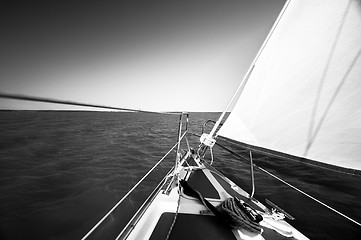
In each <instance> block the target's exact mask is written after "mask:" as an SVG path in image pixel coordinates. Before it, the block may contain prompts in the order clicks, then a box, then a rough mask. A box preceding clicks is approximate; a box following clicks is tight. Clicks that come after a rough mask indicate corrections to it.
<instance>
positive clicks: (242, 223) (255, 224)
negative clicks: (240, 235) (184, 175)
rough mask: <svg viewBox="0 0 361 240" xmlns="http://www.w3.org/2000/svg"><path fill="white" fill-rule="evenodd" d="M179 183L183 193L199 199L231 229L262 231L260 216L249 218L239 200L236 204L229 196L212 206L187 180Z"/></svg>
mask: <svg viewBox="0 0 361 240" xmlns="http://www.w3.org/2000/svg"><path fill="white" fill-rule="evenodd" d="M180 185H181V186H182V187H183V192H184V193H185V194H187V195H189V196H192V197H195V198H197V199H198V200H200V201H201V202H202V203H203V205H204V206H205V207H207V208H208V209H209V210H210V211H212V212H213V213H214V215H216V217H217V218H218V219H219V220H221V222H223V223H224V224H226V225H228V226H229V227H231V228H233V229H245V230H247V231H249V232H252V233H256V234H260V233H262V228H261V226H260V224H259V222H260V221H262V217H260V218H259V217H258V218H257V217H256V218H255V219H251V217H250V216H249V214H248V213H247V212H246V211H247V210H246V209H245V208H244V207H243V206H242V205H241V203H240V202H239V204H238V203H237V202H236V200H235V199H234V198H229V199H227V200H225V201H223V202H222V203H221V204H219V205H218V206H217V207H214V206H213V205H212V204H211V203H210V202H208V200H207V199H205V198H204V197H203V196H202V194H201V193H200V192H199V191H197V190H195V189H193V188H192V187H190V186H189V185H188V183H187V181H185V180H180Z"/></svg>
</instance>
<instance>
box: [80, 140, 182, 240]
mask: <svg viewBox="0 0 361 240" xmlns="http://www.w3.org/2000/svg"><path fill="white" fill-rule="evenodd" d="M184 136H185V134H183V136H182V137H181V139H183V137H184ZM177 145H178V142H177V143H176V144H174V146H173V147H172V148H171V149H170V150H169V151H168V152H167V153H166V154H165V155H164V156H163V157H162V158H161V159H160V160H159V161H158V162H157V163H156V164H155V165H154V166H153V167H152V168H151V169H150V170H149V171H148V172H147V173H146V174H145V175H144V176H143V177H142V178H141V179H140V180H139V181H138V182H137V183H136V184H135V185H134V186H133V187H132V188H131V189H130V190H129V191H128V192H127V193H126V194H125V195H124V196H123V198H122V199H120V200H119V201H118V202H117V203H116V204H115V205H114V206H113V207H112V208H111V209H110V210H109V211H108V212H107V213H106V214H105V215H104V217H103V218H102V219H100V220H99V221H98V222H97V223H96V224H95V225H94V227H93V228H92V229H90V230H89V232H88V233H87V234H85V235H84V237H83V238H82V240H85V239H87V238H88V237H89V236H90V234H92V233H93V232H94V230H95V229H97V228H98V227H99V225H100V224H101V223H102V222H103V221H104V220H105V219H106V218H107V217H108V216H109V215H110V214H111V213H112V212H113V211H114V210H115V209H116V208H117V207H118V206H119V205H120V204H121V203H122V202H123V201H124V200H125V199H126V198H127V197H128V196H129V195H130V194H131V193H132V192H133V191H134V189H136V188H137V187H138V185H139V184H140V183H141V182H143V180H144V179H145V178H146V177H147V176H148V175H149V174H150V173H151V172H152V171H153V170H154V169H155V168H156V167H157V166H158V165H159V164H160V163H161V162H162V161H163V160H164V159H165V158H166V157H167V156H168V155H169V154H170V153H171V152H172V151H173V149H175V148H176V147H177Z"/></svg>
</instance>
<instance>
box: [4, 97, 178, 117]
mask: <svg viewBox="0 0 361 240" xmlns="http://www.w3.org/2000/svg"><path fill="white" fill-rule="evenodd" d="M0 98H5V99H14V100H24V101H32V102H43V103H55V104H63V105H72V106H80V107H92V108H102V109H111V110H120V111H129V112H139V113H155V114H172V115H174V114H176V115H178V114H181V113H182V112H156V111H145V110H140V109H131V108H120V107H113V106H105V105H97V104H89V103H81V102H75V101H69V100H59V99H52V98H45V97H37V96H29V95H21V94H10V93H0Z"/></svg>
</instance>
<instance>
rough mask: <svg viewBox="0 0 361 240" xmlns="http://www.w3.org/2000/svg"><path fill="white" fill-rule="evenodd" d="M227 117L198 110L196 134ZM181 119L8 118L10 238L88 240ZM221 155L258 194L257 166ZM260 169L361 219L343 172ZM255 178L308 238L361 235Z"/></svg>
mask: <svg viewBox="0 0 361 240" xmlns="http://www.w3.org/2000/svg"><path fill="white" fill-rule="evenodd" d="M218 116H219V113H191V114H190V129H189V130H190V131H191V132H195V133H198V134H200V132H201V126H202V123H203V122H204V121H206V120H208V119H216V118H217V117H218ZM178 120H179V116H176V115H159V114H147V113H124V112H122V113H120V112H72V111H48V112H46V111H2V112H0V136H1V137H0V238H1V239H80V238H81V237H83V236H84V235H85V234H86V233H87V232H88V231H89V230H90V229H91V228H92V227H93V226H94V224H96V223H97V222H98V221H99V220H100V219H101V218H102V217H103V216H104V214H106V213H107V212H108V211H109V210H110V209H111V208H112V207H113V205H114V204H116V203H117V202H118V201H119V200H120V199H121V198H122V197H123V196H124V195H125V194H126V193H127V192H128V191H129V189H131V188H132V186H133V185H134V184H135V183H136V182H137V181H138V180H139V179H140V178H141V177H142V176H143V175H144V174H145V173H146V172H147V171H148V170H149V169H150V168H151V167H152V166H153V165H154V164H155V163H156V162H157V161H158V160H159V159H161V158H162V157H163V155H164V154H165V153H166V152H168V150H169V149H170V148H171V147H172V146H173V145H174V144H175V143H176V140H177V133H178V132H177V128H178ZM188 140H189V142H190V144H191V145H192V146H193V147H194V148H196V147H197V145H198V139H197V138H195V137H192V135H190V136H189V139H188ZM213 152H214V157H215V162H214V165H215V166H216V167H217V168H218V169H219V170H221V171H222V172H224V173H225V174H226V175H228V176H229V177H230V178H231V179H232V181H234V182H236V183H237V184H239V185H241V186H242V187H244V188H245V190H247V191H250V189H251V188H250V176H249V164H248V163H247V161H243V162H242V161H240V159H238V158H237V157H234V156H232V155H231V154H230V153H229V152H227V151H225V150H223V149H222V148H219V147H217V146H216V147H215V148H214V150H213ZM207 156H208V157H209V155H207ZM174 161H175V153H174V151H173V152H171V154H170V155H169V156H168V157H167V158H166V159H165V160H164V162H162V164H160V166H159V168H157V169H156V170H155V171H154V172H153V173H152V174H150V175H149V177H147V178H146V179H145V181H144V182H143V183H142V184H141V185H140V186H139V187H138V189H137V190H136V191H135V192H134V193H133V194H131V195H130V197H129V198H128V199H127V200H126V201H125V202H124V204H121V205H120V206H119V207H118V208H117V209H116V210H115V211H114V213H113V214H111V215H110V216H109V218H108V219H107V220H106V221H105V223H104V224H102V225H101V226H100V228H99V230H98V231H97V232H96V233H95V235H94V236H95V237H93V238H98V239H114V237H115V236H117V234H118V233H119V232H120V231H121V229H122V227H123V226H124V225H125V224H126V222H127V221H128V220H129V219H130V218H131V216H132V214H134V212H135V211H136V210H137V209H138V208H139V206H140V205H141V204H142V202H143V201H144V200H145V199H146V197H147V196H148V194H149V193H151V191H152V190H153V189H154V188H155V187H156V185H157V184H158V182H159V181H160V180H161V179H162V178H163V176H164V175H165V174H166V173H167V171H168V170H169V169H170V167H171V166H172V165H173V164H174ZM256 164H259V165H261V166H262V167H263V168H267V169H268V170H269V171H273V173H274V174H279V175H281V176H282V177H283V178H285V179H286V180H287V181H289V182H291V183H292V184H294V185H297V187H299V188H301V189H302V190H303V191H305V192H307V193H311V194H312V195H314V196H315V197H317V198H319V199H321V200H322V201H325V202H326V203H327V204H330V205H332V206H333V207H334V208H336V209H340V210H341V211H342V212H343V213H345V214H347V215H350V216H352V218H353V219H355V220H357V221H359V222H360V221H361V212H360V209H361V204H360V200H361V187H360V186H361V180H360V178H359V177H355V176H349V175H348V176H347V177H343V176H342V177H340V178H338V177H337V175H339V173H337V174H334V173H330V172H328V171H326V170H322V169H316V170H310V169H309V168H308V167H305V166H304V165H302V164H298V163H292V164H290V163H287V162H277V161H267V159H266V160H265V159H259V160H258V162H257V160H256ZM255 171H256V173H255V175H256V197H258V198H259V199H260V200H261V201H264V200H265V199H266V198H267V199H269V200H271V201H272V202H274V203H276V204H277V205H279V206H281V207H282V208H283V209H285V210H287V211H288V212H289V213H290V214H291V215H293V216H294V217H296V220H294V221H289V222H290V223H291V224H292V225H294V226H296V227H297V228H298V229H299V230H301V231H302V232H303V233H304V234H305V235H306V236H308V237H310V238H311V239H357V237H359V236H360V232H361V231H360V227H359V226H358V225H356V224H354V223H352V222H351V221H349V220H347V219H345V218H344V217H341V216H339V215H338V214H335V213H333V212H332V211H331V210H329V209H327V208H326V207H324V206H322V205H320V204H319V203H317V202H315V201H313V200H311V199H310V198H309V197H306V196H304V195H303V194H301V193H299V192H297V191H296V190H294V189H292V188H290V187H288V186H287V185H285V184H283V183H281V182H280V181H278V180H276V179H274V178H272V177H270V176H269V175H267V174H265V173H263V172H262V171H259V170H258V169H257V168H256V169H255ZM335 175H336V176H335ZM340 179H344V180H342V181H343V182H342V181H341V180H340ZM331 200H332V201H331ZM333 200H335V201H333Z"/></svg>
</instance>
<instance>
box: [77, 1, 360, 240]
mask: <svg viewBox="0 0 361 240" xmlns="http://www.w3.org/2000/svg"><path fill="white" fill-rule="evenodd" d="M360 55H361V4H360V2H359V1H354V0H345V1H341V0H340V1H329V0H318V1H314V0H304V1H296V0H289V1H287V2H286V3H285V5H284V7H283V9H282V11H281V12H280V14H279V16H278V18H277V20H276V22H275V23H274V25H273V27H272V29H271V30H270V33H269V34H268V36H267V38H266V40H265V41H264V43H263V45H262V47H261V48H260V50H259V52H258V54H257V55H256V57H255V59H254V61H253V63H252V64H251V67H250V68H249V70H248V72H247V73H246V75H245V77H244V78H243V80H242V81H241V83H240V85H239V87H238V89H237V90H236V92H235V94H234V95H233V97H232V99H231V101H230V102H229V104H228V106H227V107H226V109H225V111H224V112H223V113H222V114H221V116H220V118H219V119H218V121H216V122H215V124H214V127H213V129H212V130H211V132H210V133H208V134H206V133H203V134H202V135H201V137H200V145H199V146H198V148H196V149H192V148H191V147H190V146H189V144H188V141H187V134H188V132H187V129H188V127H187V125H186V126H185V130H184V127H182V126H183V125H182V121H183V117H181V118H180V124H179V130H178V133H179V135H178V143H177V144H176V145H175V146H174V148H177V154H176V160H175V165H174V168H173V169H172V170H171V172H170V173H169V174H168V175H167V176H166V177H165V178H164V179H163V181H162V182H161V183H160V184H159V186H158V187H157V188H156V189H155V190H154V192H153V193H152V194H151V195H150V196H149V198H148V199H147V200H146V201H145V202H144V204H143V205H142V207H141V208H140V209H139V210H138V212H137V213H136V214H135V215H134V217H133V218H132V219H131V221H130V222H129V223H128V224H127V226H126V227H125V228H124V229H122V230H121V231H120V233H119V235H118V236H117V238H116V239H308V237H307V236H305V235H304V234H302V233H301V232H300V231H298V230H297V229H296V228H294V227H293V226H292V225H291V224H290V223H289V222H291V221H292V219H293V217H292V215H291V214H289V213H288V212H287V209H282V208H280V207H279V206H277V205H276V204H274V203H272V202H270V201H267V204H268V205H269V207H266V206H265V205H263V204H262V203H261V202H259V201H257V200H256V199H255V198H254V191H255V187H254V174H253V165H254V164H253V162H252V153H257V154H264V155H270V156H274V157H279V158H283V159H290V160H292V159H297V161H305V162H312V164H313V165H314V166H315V167H321V168H332V169H336V170H337V171H344V172H348V173H350V174H355V175H360V171H359V170H361V161H359V156H360V155H361V152H360V151H361V141H360V127H359V126H360V119H361V105H360V104H361V99H360V98H361V92H360V91H359V89H360V88H359V87H360V79H359V76H361V58H360ZM235 100H237V101H236V103H235ZM231 105H234V107H233V110H232V111H231V113H230V115H229V117H228V118H227V120H226V121H225V122H224V124H223V125H222V126H221V122H222V120H223V119H224V117H225V115H226V113H227V112H228V111H229V108H230V107H231ZM181 116H183V115H181ZM185 116H186V117H188V115H187V114H185ZM186 123H188V118H187V120H186ZM220 126H221V127H220ZM219 127H220V128H219ZM182 140H183V141H186V143H187V144H186V145H187V148H186V149H185V150H184V151H182V150H181V149H180V145H181V141H182ZM219 141H226V142H229V143H231V144H235V145H236V146H237V147H238V148H243V149H246V151H248V152H249V161H250V171H251V181H252V186H253V188H252V192H251V193H247V192H246V191H244V190H243V189H242V188H241V187H240V186H237V185H236V184H235V183H233V182H232V181H231V180H230V179H229V178H227V177H226V176H225V175H223V174H222V173H221V172H220V171H218V170H216V169H215V168H213V167H212V164H211V163H212V162H213V154H212V148H213V146H214V145H215V144H216V143H217V142H219ZM206 151H210V155H211V156H212V157H211V161H210V163H209V161H206V160H205V157H204V156H205V153H206ZM223 161H227V160H226V159H223ZM291 187H293V186H291ZM295 189H297V188H295ZM297 190H298V191H300V192H302V193H304V194H305V195H308V194H307V193H305V192H303V191H302V190H300V189H297ZM308 196H309V197H311V198H312V196H310V195H308ZM314 200H315V201H318V200H317V199H314ZM319 202H320V204H323V205H326V207H329V206H327V204H325V203H322V202H321V201H319ZM116 206H117V205H116ZM116 206H115V207H116ZM295 207H296V206H295ZM329 208H330V209H331V210H333V211H335V212H337V213H338V214H341V215H342V216H343V217H345V218H347V219H348V220H349V221H350V224H356V225H357V226H359V227H361V224H360V223H359V222H357V221H356V220H354V219H352V218H350V217H348V216H346V215H344V214H342V213H340V212H338V211H337V210H336V209H333V208H332V207H329ZM109 214H111V211H110V212H109V213H108V214H107V215H105V216H104V218H103V219H102V220H104V219H105V218H106V217H107V216H109ZM102 220H101V221H102ZM101 221H100V222H99V223H98V224H100V223H101ZM326 221H327V220H326ZM97 226H99V225H95V226H94V228H93V229H91V230H90V231H89V232H88V233H87V234H86V235H85V237H84V238H83V239H87V238H88V237H89V236H91V234H92V232H93V230H95V229H96V227H97Z"/></svg>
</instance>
